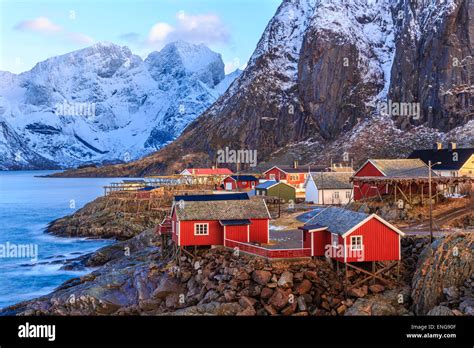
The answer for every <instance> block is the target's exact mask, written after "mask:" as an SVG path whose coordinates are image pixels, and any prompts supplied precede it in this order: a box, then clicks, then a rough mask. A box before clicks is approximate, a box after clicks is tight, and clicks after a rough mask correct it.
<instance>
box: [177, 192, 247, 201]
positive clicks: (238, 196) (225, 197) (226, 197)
mask: <svg viewBox="0 0 474 348" xmlns="http://www.w3.org/2000/svg"><path fill="white" fill-rule="evenodd" d="M248 199H249V196H248V194H246V193H223V194H215V195H187V196H175V197H174V200H175V201H176V202H179V201H185V202H197V201H230V200H232V201H233V200H248Z"/></svg>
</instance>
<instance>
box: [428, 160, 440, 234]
mask: <svg viewBox="0 0 474 348" xmlns="http://www.w3.org/2000/svg"><path fill="white" fill-rule="evenodd" d="M438 164H441V162H436V163H433V164H431V161H428V185H429V187H428V195H429V197H430V201H429V207H430V243H433V204H432V194H431V168H432V167H434V166H436V165H438Z"/></svg>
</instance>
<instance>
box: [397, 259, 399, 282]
mask: <svg viewBox="0 0 474 348" xmlns="http://www.w3.org/2000/svg"><path fill="white" fill-rule="evenodd" d="M397 281H400V260H398V262H397Z"/></svg>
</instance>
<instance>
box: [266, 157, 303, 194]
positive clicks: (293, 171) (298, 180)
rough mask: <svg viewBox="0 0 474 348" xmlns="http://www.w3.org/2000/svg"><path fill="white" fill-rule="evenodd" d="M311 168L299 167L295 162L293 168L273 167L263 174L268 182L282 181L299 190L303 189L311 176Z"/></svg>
mask: <svg viewBox="0 0 474 348" xmlns="http://www.w3.org/2000/svg"><path fill="white" fill-rule="evenodd" d="M309 171H310V167H309V166H301V167H300V166H298V162H297V161H295V163H294V164H293V166H283V165H279V166H273V167H271V168H270V169H268V170H266V171H265V172H263V175H264V178H265V179H266V180H272V181H282V182H284V183H286V184H289V185H292V186H294V187H295V188H297V189H303V185H304V183H305V181H306V178H307V177H308V175H309Z"/></svg>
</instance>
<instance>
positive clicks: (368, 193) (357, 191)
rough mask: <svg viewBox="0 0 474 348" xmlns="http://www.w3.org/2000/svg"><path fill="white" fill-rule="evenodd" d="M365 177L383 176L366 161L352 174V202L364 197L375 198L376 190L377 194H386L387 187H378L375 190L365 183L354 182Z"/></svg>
mask: <svg viewBox="0 0 474 348" xmlns="http://www.w3.org/2000/svg"><path fill="white" fill-rule="evenodd" d="M367 176H385V175H384V174H383V173H382V172H381V171H380V170H379V169H377V167H376V166H374V164H373V163H372V162H370V161H367V162H366V163H365V164H364V165H363V166H362V167H361V168H360V169H359V170H358V171H357V172H356V173H355V174H354V200H356V201H358V200H361V199H362V198H365V197H374V196H377V195H378V193H377V189H378V191H379V192H383V193H388V192H387V187H386V186H384V185H380V186H379V187H377V188H375V187H373V186H372V185H369V184H367V183H361V182H358V181H357V180H356V178H357V177H367Z"/></svg>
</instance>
